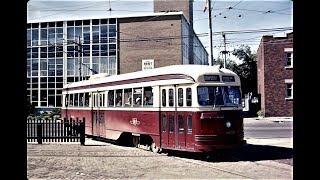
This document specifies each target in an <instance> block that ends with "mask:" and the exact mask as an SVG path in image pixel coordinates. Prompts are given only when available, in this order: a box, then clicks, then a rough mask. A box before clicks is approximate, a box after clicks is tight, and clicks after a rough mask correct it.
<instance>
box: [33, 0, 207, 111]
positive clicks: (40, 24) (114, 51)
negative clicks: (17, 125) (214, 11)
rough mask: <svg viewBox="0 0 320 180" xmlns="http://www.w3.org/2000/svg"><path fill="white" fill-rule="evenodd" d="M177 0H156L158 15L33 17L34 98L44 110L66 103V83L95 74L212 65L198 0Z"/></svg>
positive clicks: (155, 5) (36, 104)
mask: <svg viewBox="0 0 320 180" xmlns="http://www.w3.org/2000/svg"><path fill="white" fill-rule="evenodd" d="M172 2H173V1H163V0H155V2H154V13H148V14H142V15H141V14H140V15H135V16H112V17H111V16H107V15H105V16H103V17H96V18H94V19H92V18H86V17H83V18H81V19H79V18H78V19H72V17H61V19H56V20H50V21H48V20H45V19H44V20H41V19H40V20H30V21H28V24H27V26H28V29H27V96H28V100H29V101H30V102H31V103H32V104H33V105H34V106H35V107H36V108H38V109H48V108H54V107H61V93H62V90H61V89H62V87H63V85H65V84H67V83H70V82H75V81H79V80H82V79H87V78H89V76H90V75H92V74H95V73H107V74H109V75H116V74H123V73H129V72H134V71H140V70H142V69H148V68H157V67H162V66H168V65H176V64H208V53H207V51H206V50H205V48H204V46H203V45H202V43H201V42H200V40H199V38H198V37H197V36H196V35H195V33H194V31H193V23H192V20H193V13H192V11H193V7H192V2H193V1H192V0H181V1H178V3H177V4H175V3H172ZM79 37H80V43H79V42H78V39H79ZM78 44H81V51H80V53H79V50H78V48H79V46H78Z"/></svg>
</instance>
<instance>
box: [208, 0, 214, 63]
mask: <svg viewBox="0 0 320 180" xmlns="http://www.w3.org/2000/svg"><path fill="white" fill-rule="evenodd" d="M208 6H209V36H210V58H211V66H213V64H215V63H214V62H213V61H214V60H213V49H212V22H211V21H212V20H211V0H208Z"/></svg>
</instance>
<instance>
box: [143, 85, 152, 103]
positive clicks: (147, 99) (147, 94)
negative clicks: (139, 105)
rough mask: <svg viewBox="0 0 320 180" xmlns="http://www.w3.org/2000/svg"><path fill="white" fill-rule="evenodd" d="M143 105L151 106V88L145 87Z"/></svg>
mask: <svg viewBox="0 0 320 180" xmlns="http://www.w3.org/2000/svg"><path fill="white" fill-rule="evenodd" d="M143 97H144V98H143V105H147V106H152V105H153V93H152V87H145V88H144V93H143Z"/></svg>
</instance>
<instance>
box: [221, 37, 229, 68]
mask: <svg viewBox="0 0 320 180" xmlns="http://www.w3.org/2000/svg"><path fill="white" fill-rule="evenodd" d="M222 37H223V44H224V50H223V51H221V53H222V54H224V61H223V68H226V65H227V53H228V51H227V43H226V34H225V33H224V32H222Z"/></svg>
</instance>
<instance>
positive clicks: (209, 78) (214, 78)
mask: <svg viewBox="0 0 320 180" xmlns="http://www.w3.org/2000/svg"><path fill="white" fill-rule="evenodd" d="M203 79H204V81H220V77H219V75H204V76H203Z"/></svg>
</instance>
